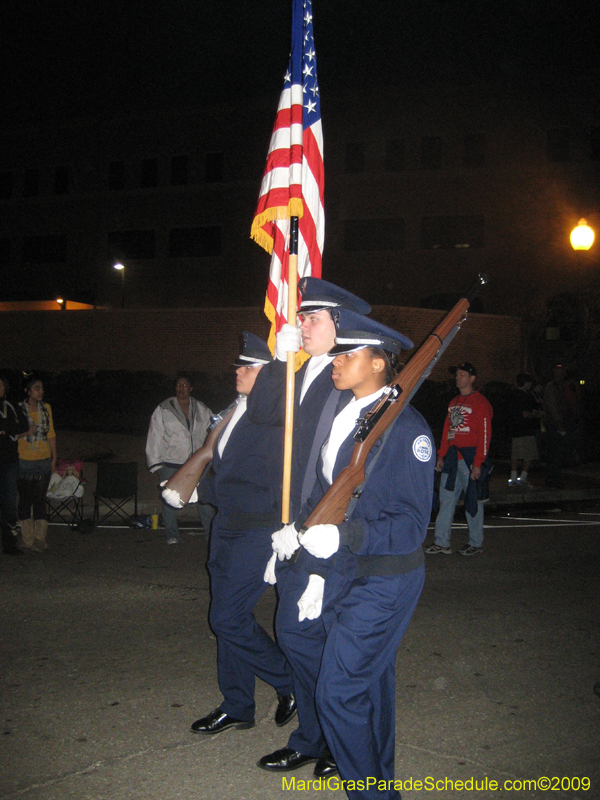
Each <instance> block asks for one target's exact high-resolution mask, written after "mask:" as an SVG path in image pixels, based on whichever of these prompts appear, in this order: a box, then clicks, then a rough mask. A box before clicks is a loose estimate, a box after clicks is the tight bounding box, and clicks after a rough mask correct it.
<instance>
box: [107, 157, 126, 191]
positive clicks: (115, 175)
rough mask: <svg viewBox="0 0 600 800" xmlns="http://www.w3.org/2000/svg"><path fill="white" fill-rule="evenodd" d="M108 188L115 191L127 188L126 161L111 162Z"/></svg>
mask: <svg viewBox="0 0 600 800" xmlns="http://www.w3.org/2000/svg"><path fill="white" fill-rule="evenodd" d="M108 188H109V189H115V190H118V189H124V188H125V162H124V161H111V162H110V164H109V165H108Z"/></svg>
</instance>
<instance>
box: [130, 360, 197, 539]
mask: <svg viewBox="0 0 600 800" xmlns="http://www.w3.org/2000/svg"><path fill="white" fill-rule="evenodd" d="M193 391H194V387H193V385H192V381H191V379H190V378H189V376H188V375H183V374H180V375H179V376H178V377H177V380H176V382H175V397H169V398H168V399H167V400H164V401H163V402H162V403H161V404H160V405H159V406H158V407H157V408H156V409H155V410H154V413H153V414H152V418H151V420H150V428H149V430H148V437H147V439H146V461H147V464H148V469H149V470H150V472H158V477H159V479H160V483H162V482H163V481H168V480H169V478H171V477H172V476H173V475H174V474H175V473H176V472H177V470H178V469H179V467H181V466H182V464H185V462H186V461H187V460H188V458H189V457H190V456H191V455H192V453H195V452H196V450H198V448H200V447H202V445H203V444H204V440H205V439H206V433H207V431H208V426H209V425H210V417H211V414H212V411H211V410H210V409H209V408H207V407H206V406H205V405H204V403H200V402H199V401H198V400H195V399H194V398H193V397H192V392H193ZM198 515H199V516H200V520H201V522H202V526H203V527H204V528H205V530H206V532H207V533H208V528H209V527H210V517H211V513H210V512H209V509H208V508H206V507H204V506H201V505H198ZM162 518H163V522H164V523H165V528H166V533H167V544H177V543H178V542H179V526H178V524H177V509H176V508H173V506H170V505H168V504H167V503H165V502H163V504H162Z"/></svg>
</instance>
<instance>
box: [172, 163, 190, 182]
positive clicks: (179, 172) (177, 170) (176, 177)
mask: <svg viewBox="0 0 600 800" xmlns="http://www.w3.org/2000/svg"><path fill="white" fill-rule="evenodd" d="M188 170H189V164H188V157H187V156H173V158H172V159H171V186H185V184H186V183H187V182H188Z"/></svg>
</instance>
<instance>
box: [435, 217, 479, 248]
mask: <svg viewBox="0 0 600 800" xmlns="http://www.w3.org/2000/svg"><path fill="white" fill-rule="evenodd" d="M483 227H484V225H483V217H481V216H464V217H424V218H423V222H422V227H421V246H422V247H426V248H428V249H434V250H437V249H448V248H451V247H455V248H462V247H464V248H466V247H483V243H484V237H483Z"/></svg>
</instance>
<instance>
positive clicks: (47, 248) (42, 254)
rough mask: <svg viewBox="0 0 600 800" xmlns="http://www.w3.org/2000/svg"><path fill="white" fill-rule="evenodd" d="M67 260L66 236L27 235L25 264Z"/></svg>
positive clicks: (54, 262)
mask: <svg viewBox="0 0 600 800" xmlns="http://www.w3.org/2000/svg"><path fill="white" fill-rule="evenodd" d="M66 260H67V237H66V236H25V238H24V239H23V263H24V264H62V263H64V262H65V261H66Z"/></svg>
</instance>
